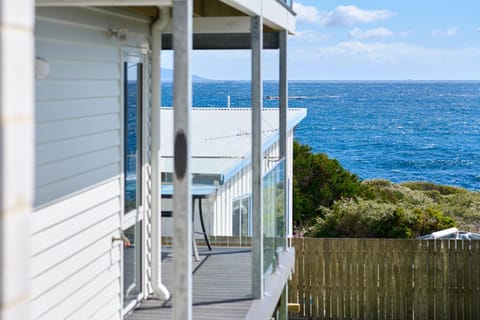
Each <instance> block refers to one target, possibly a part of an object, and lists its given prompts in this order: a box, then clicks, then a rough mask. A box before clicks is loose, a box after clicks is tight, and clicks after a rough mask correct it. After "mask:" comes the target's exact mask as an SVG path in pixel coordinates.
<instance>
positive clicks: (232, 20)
mask: <svg viewBox="0 0 480 320" xmlns="http://www.w3.org/2000/svg"><path fill="white" fill-rule="evenodd" d="M164 33H172V24H171V23H170V24H169V25H168V27H167V28H166V29H165V30H164ZM193 33H203V34H206V33H215V34H219V33H250V17H195V18H193Z"/></svg>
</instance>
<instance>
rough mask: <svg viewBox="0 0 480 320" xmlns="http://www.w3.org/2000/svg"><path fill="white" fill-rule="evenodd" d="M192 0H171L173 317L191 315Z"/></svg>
mask: <svg viewBox="0 0 480 320" xmlns="http://www.w3.org/2000/svg"><path fill="white" fill-rule="evenodd" d="M192 8H193V7H192V0H174V1H173V49H174V83H173V106H174V132H175V135H174V142H173V143H174V172H175V174H174V179H173V183H174V193H173V258H174V270H175V275H174V281H173V319H175V320H180V319H181V320H187V319H191V318H192V211H191V210H192V205H191V203H192V196H191V193H192V192H191V177H190V113H191V108H192V77H191V71H190V56H191V51H192V14H193V9H192Z"/></svg>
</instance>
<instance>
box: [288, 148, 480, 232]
mask: <svg viewBox="0 0 480 320" xmlns="http://www.w3.org/2000/svg"><path fill="white" fill-rule="evenodd" d="M293 151H294V163H293V168H294V178H293V210H294V213H293V214H294V223H295V224H296V225H297V226H299V227H303V228H304V229H306V230H307V235H310V236H318V237H380V238H412V237H417V236H419V235H424V234H427V233H431V232H434V231H438V230H442V229H446V228H449V227H452V226H458V227H459V228H461V229H463V230H466V231H474V232H478V230H480V193H479V192H470V191H468V190H466V189H463V188H457V187H451V186H444V185H436V184H433V183H429V182H407V183H401V184H395V183H392V182H390V181H388V180H379V179H375V180H366V181H360V180H359V179H358V177H357V176H356V175H354V174H351V173H350V172H348V171H347V170H345V169H344V168H343V167H342V166H341V165H340V163H339V162H338V161H337V160H335V159H329V158H328V156H327V155H325V154H314V153H312V152H311V149H310V147H308V146H305V145H301V144H300V143H297V142H294V147H293Z"/></svg>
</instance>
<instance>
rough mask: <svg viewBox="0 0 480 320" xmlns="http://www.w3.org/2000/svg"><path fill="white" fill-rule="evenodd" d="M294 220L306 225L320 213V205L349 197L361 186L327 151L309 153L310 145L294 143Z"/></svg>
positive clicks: (328, 205) (357, 191)
mask: <svg viewBox="0 0 480 320" xmlns="http://www.w3.org/2000/svg"><path fill="white" fill-rule="evenodd" d="M293 159H294V161H293V172H294V177H293V207H294V217H293V220H294V223H295V224H297V225H306V224H308V223H309V222H310V221H311V220H312V219H313V218H315V217H317V216H321V215H322V212H323V211H322V207H330V206H331V205H333V203H334V202H335V201H336V200H340V199H342V198H344V197H347V198H348V197H352V196H354V195H356V194H358V193H359V192H360V190H361V189H362V186H361V183H360V180H359V179H358V177H357V176H356V175H354V174H351V173H350V172H348V171H347V170H345V169H344V168H343V167H342V166H341V165H340V163H339V162H338V161H337V160H335V159H330V158H328V156H327V155H326V154H323V153H319V154H315V153H312V151H311V148H310V147H308V146H305V145H302V144H300V143H298V142H296V141H294V144H293Z"/></svg>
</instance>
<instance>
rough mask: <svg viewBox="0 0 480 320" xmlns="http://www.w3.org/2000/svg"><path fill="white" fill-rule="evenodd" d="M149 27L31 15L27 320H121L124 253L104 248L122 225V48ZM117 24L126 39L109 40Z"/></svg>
mask: <svg viewBox="0 0 480 320" xmlns="http://www.w3.org/2000/svg"><path fill="white" fill-rule="evenodd" d="M149 23H150V21H142V20H141V19H140V18H138V17H134V18H129V17H127V15H126V14H124V13H121V12H120V11H118V12H117V11H116V12H115V13H114V14H112V13H111V12H108V11H107V10H106V9H98V8H36V22H35V55H36V57H37V58H41V59H43V60H45V61H47V63H48V65H49V68H50V72H49V73H48V74H47V76H46V77H45V78H44V79H39V80H37V81H36V96H35V130H36V132H35V139H36V140H35V175H36V176H35V180H36V181H35V207H36V209H35V211H34V212H33V213H32V217H31V221H32V224H31V226H32V230H31V235H32V242H31V243H32V246H31V249H32V251H31V269H30V273H31V274H30V277H31V309H32V318H33V319H107V318H117V319H118V318H121V316H122V308H123V305H122V304H123V303H122V300H121V292H122V289H121V284H122V281H121V279H122V278H121V272H122V260H121V256H122V247H121V245H120V243H119V242H118V243H117V242H115V243H112V236H113V235H117V234H118V230H119V228H121V227H122V224H121V222H122V179H121V177H122V173H123V169H122V153H123V151H122V150H123V146H122V134H123V133H122V127H123V120H122V112H123V111H122V110H123V102H122V101H123V99H122V95H123V87H122V80H123V73H122V61H123V52H124V50H125V49H126V48H127V50H137V51H138V52H140V51H141V50H142V49H148V46H147V44H148V41H147V40H148V39H147V37H148V33H149V32H148V30H149ZM119 27H125V28H127V29H128V30H129V31H128V36H127V40H125V41H120V40H118V39H116V38H115V37H112V36H111V35H110V33H109V28H119ZM147 114H150V113H149V112H147ZM147 127H148V125H147ZM146 159H148V158H146ZM146 161H148V160H146ZM145 165H146V166H148V165H149V164H148V163H145Z"/></svg>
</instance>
